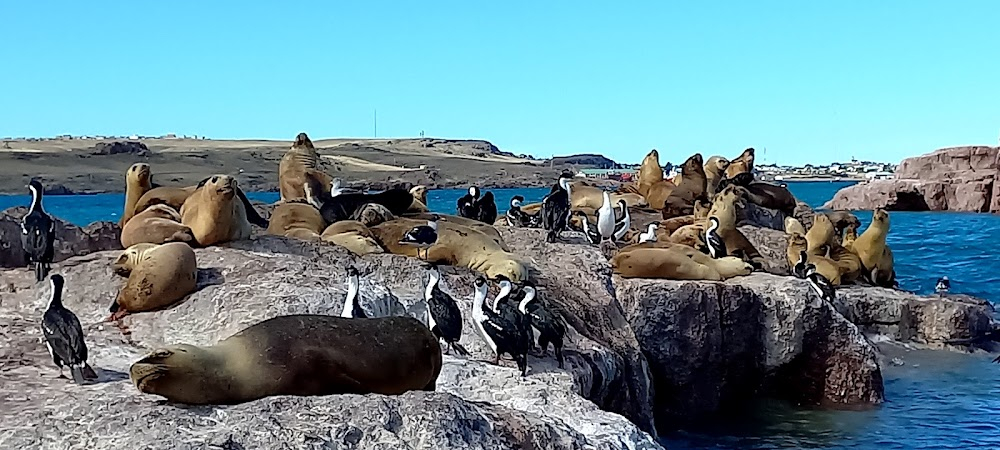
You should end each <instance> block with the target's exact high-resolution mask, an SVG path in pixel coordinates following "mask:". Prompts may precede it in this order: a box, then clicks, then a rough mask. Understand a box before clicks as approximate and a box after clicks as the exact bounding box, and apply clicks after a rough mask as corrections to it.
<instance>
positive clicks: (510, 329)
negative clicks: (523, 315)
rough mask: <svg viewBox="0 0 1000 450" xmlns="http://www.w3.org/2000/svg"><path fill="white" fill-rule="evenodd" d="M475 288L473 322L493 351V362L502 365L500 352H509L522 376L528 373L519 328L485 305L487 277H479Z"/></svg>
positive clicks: (526, 359) (524, 349)
mask: <svg viewBox="0 0 1000 450" xmlns="http://www.w3.org/2000/svg"><path fill="white" fill-rule="evenodd" d="M475 288H476V292H475V297H474V298H473V300H472V323H474V324H475V325H476V331H477V332H478V333H479V335H480V336H481V337H482V338H483V340H484V341H486V345H488V346H489V347H490V350H491V351H493V364H494V365H500V354H501V353H507V354H509V355H511V357H513V358H514V361H515V362H517V367H518V369H520V370H521V376H525V375H527V373H528V350H527V349H526V348H523V347H524V345H523V341H522V340H521V339H520V337H519V334H520V332H519V331H518V330H517V326H516V325H515V324H513V323H511V322H510V321H508V320H507V319H504V318H503V316H502V315H500V314H497V313H496V312H494V311H493V310H491V309H490V308H488V307H484V306H483V304H484V303H485V301H486V291H487V286H486V279H485V278H483V277H482V276H480V277H477V278H476V281H475ZM502 289H503V288H501V290H502Z"/></svg>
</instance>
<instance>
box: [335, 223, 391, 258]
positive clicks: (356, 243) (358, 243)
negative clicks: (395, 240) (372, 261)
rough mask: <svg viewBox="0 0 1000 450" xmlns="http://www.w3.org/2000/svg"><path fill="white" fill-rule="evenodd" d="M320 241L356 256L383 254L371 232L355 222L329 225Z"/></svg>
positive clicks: (383, 251)
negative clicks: (346, 250)
mask: <svg viewBox="0 0 1000 450" xmlns="http://www.w3.org/2000/svg"><path fill="white" fill-rule="evenodd" d="M322 239H323V241H324V242H329V243H332V244H336V245H339V246H341V247H344V248H346V249H348V250H350V251H351V253H354V254H355V255H358V256H361V255H368V254H371V253H385V250H384V249H383V248H382V247H381V246H379V245H378V241H376V240H375V236H374V235H373V234H372V232H371V230H369V229H368V227H366V226H365V225H364V224H363V223H361V222H358V221H356V220H341V221H340V222H337V223H335V224H331V225H330V226H328V227H326V230H323V235H322Z"/></svg>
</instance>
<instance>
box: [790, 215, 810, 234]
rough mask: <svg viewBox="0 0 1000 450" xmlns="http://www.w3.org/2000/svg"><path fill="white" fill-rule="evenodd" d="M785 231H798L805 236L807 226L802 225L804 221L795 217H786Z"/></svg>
mask: <svg viewBox="0 0 1000 450" xmlns="http://www.w3.org/2000/svg"><path fill="white" fill-rule="evenodd" d="M785 233H786V234H792V233H798V234H801V235H803V236H805V235H806V227H804V226H802V222H799V219H796V218H794V217H785Z"/></svg>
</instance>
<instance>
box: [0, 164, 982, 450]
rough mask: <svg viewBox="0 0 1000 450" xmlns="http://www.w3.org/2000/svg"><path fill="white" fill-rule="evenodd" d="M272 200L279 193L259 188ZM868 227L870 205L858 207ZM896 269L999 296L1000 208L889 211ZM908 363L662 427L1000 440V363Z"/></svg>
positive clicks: (802, 437)
mask: <svg viewBox="0 0 1000 450" xmlns="http://www.w3.org/2000/svg"><path fill="white" fill-rule="evenodd" d="M850 184H851V182H838V183H831V182H792V183H789V189H790V190H791V191H792V193H794V194H795V196H796V197H797V198H799V199H800V200H802V201H804V202H806V203H808V204H809V205H812V206H813V207H819V206H820V205H822V204H823V203H824V202H826V201H827V200H829V199H830V198H832V197H833V194H834V193H835V192H836V191H837V190H838V189H840V188H842V187H845V186H848V185H850ZM492 191H493V192H494V195H495V196H496V199H497V207H498V210H499V212H500V214H503V212H504V211H506V209H507V205H508V204H509V201H510V198H511V197H512V196H513V195H517V194H520V195H522V196H524V198H525V202H526V203H530V202H536V201H540V200H541V199H542V197H543V196H544V195H545V194H546V193H547V192H548V188H532V189H494V190H492ZM464 194H465V190H462V189H445V190H434V191H430V192H428V194H427V200H428V206H429V207H430V209H432V210H434V211H437V212H441V213H454V211H455V203H456V201H457V199H458V198H459V197H460V196H462V195H464ZM248 196H249V197H250V198H252V199H255V200H259V201H264V202H273V201H275V200H277V198H278V194H277V193H273V192H271V193H251V194H248ZM28 202H29V198H28V196H25V195H20V196H0V210H2V209H6V208H8V207H10V206H16V205H27V204H28ZM123 203H124V196H123V195H122V194H97V195H75V196H47V197H45V208H46V210H47V211H49V212H50V213H52V214H55V215H56V216H59V217H61V218H63V219H65V220H68V221H70V222H73V223H76V224H78V225H85V224H88V223H90V222H93V221H95V220H117V219H118V214H119V213H120V211H121V208H122V204H123ZM856 214H857V215H858V217H859V218H860V219H861V221H862V223H863V226H867V223H868V222H869V221H870V220H871V213H870V212H858V213H856ZM890 219H891V231H890V232H889V236H888V242H889V244H890V245H891V246H892V249H893V252H894V255H895V261H896V273H897V278H898V279H899V284H900V287H901V288H902V289H906V290H910V291H915V292H919V293H930V292H932V291H933V289H934V283H935V282H936V280H937V278H938V277H940V276H943V275H947V276H948V277H949V278H950V279H951V282H952V291H954V292H957V293H965V294H970V295H975V296H978V297H982V298H985V299H988V300H990V301H992V302H994V303H996V302H1000V291H998V290H997V289H995V288H993V287H992V286H997V285H998V284H1000V261H998V260H997V259H996V258H995V256H994V255H993V252H992V249H991V246H992V245H995V244H996V243H997V242H1000V216H996V215H985V214H966V213H931V212H922V213H906V212H893V213H891V214H890ZM901 356H902V358H903V360H904V361H905V364H904V365H903V366H898V367H897V366H894V365H886V366H885V367H883V377H884V379H885V390H886V398H887V402H886V403H885V404H884V405H881V406H879V407H876V408H872V409H869V410H865V411H831V410H818V409H812V408H802V407H796V406H793V405H790V404H787V403H785V402H781V401H773V400H762V401H760V402H758V403H757V404H754V405H751V406H750V407H748V408H747V410H746V411H741V412H740V413H739V414H733V415H727V416H726V417H720V418H719V419H717V420H716V421H714V422H713V423H710V424H704V425H703V426H700V427H698V428H697V429H687V430H678V431H675V432H671V433H668V434H666V435H665V436H663V439H664V443H665V445H667V447H668V448H670V449H705V448H708V449H730V448H733V449H737V448H739V449H773V448H823V449H883V448H891V449H911V448H927V449H931V448H942V449H944V448H949V449H950V448H954V449H972V448H983V449H986V448H991V449H1000V426H998V425H997V419H998V418H1000V365H996V364H992V363H991V362H990V359H991V358H989V357H988V356H985V355H963V354H958V353H953V352H907V353H906V354H904V355H901Z"/></svg>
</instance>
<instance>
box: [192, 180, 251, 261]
mask: <svg viewBox="0 0 1000 450" xmlns="http://www.w3.org/2000/svg"><path fill="white" fill-rule="evenodd" d="M242 194H243V193H242V191H241V190H240V188H239V183H237V181H236V179H235V178H233V177H231V176H228V175H215V176H211V177H208V178H206V179H204V180H202V181H201V183H198V186H197V187H196V189H195V191H194V193H192V194H191V196H190V197H188V199H187V200H186V201H185V202H184V206H182V207H181V222H182V223H183V224H184V225H187V226H189V227H191V231H193V232H194V238H195V240H196V241H198V244H199V245H201V246H209V245H216V244H221V243H224V242H229V241H240V240H244V239H248V238H249V237H250V222H249V220H248V215H251V213H252V215H253V216H257V218H258V219H259V218H260V216H258V215H257V211H256V210H254V209H253V207H252V206H249V201H248V200H246V197H245V196H243V195H242ZM241 199H242V200H243V201H240V200H241ZM260 220H263V219H260ZM263 225H264V226H263V227H262V228H267V226H268V224H267V222H266V221H263Z"/></svg>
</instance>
